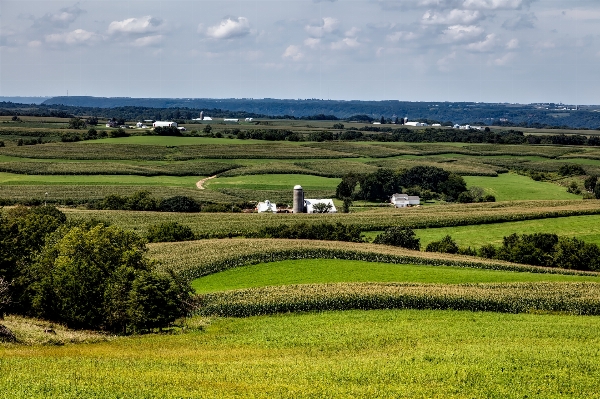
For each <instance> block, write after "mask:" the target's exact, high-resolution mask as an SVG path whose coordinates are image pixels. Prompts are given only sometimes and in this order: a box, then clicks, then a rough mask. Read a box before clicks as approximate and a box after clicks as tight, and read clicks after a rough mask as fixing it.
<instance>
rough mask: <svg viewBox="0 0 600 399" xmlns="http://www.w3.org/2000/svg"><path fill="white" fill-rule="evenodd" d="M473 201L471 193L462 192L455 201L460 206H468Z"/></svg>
mask: <svg viewBox="0 0 600 399" xmlns="http://www.w3.org/2000/svg"><path fill="white" fill-rule="evenodd" d="M474 200H475V199H474V198H473V196H472V195H471V193H470V192H469V191H463V192H462V193H460V194H459V195H458V198H457V201H458V202H460V203H461V204H469V203H471V202H473V201H474Z"/></svg>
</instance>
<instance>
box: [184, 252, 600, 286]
mask: <svg viewBox="0 0 600 399" xmlns="http://www.w3.org/2000/svg"><path fill="white" fill-rule="evenodd" d="M533 281H598V278H597V277H583V276H567V275H559V274H539V273H525V272H508V271H500V270H483V269H470V268H458V267H450V266H423V265H397V264H389V263H372V262H364V261H354V260H340V259H305V260H286V261H281V262H270V263H260V264H258V265H252V266H244V267H238V268H234V269H229V270H226V271H223V272H220V273H215V274H210V275H208V276H205V277H202V278H199V279H196V280H194V281H192V287H193V288H194V289H195V290H196V292H201V293H204V292H214V291H225V290H235V289H242V288H254V287H266V286H272V285H288V284H320V283H342V282H409V283H443V284H461V283H509V282H533Z"/></svg>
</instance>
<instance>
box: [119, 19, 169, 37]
mask: <svg viewBox="0 0 600 399" xmlns="http://www.w3.org/2000/svg"><path fill="white" fill-rule="evenodd" d="M161 24H162V21H161V20H160V19H158V18H153V17H152V16H150V15H146V16H145V17H141V18H128V19H124V20H123V21H113V22H111V23H110V25H108V33H109V34H111V35H113V34H117V33H123V34H147V33H153V32H156V31H158V30H159V29H160V26H161Z"/></svg>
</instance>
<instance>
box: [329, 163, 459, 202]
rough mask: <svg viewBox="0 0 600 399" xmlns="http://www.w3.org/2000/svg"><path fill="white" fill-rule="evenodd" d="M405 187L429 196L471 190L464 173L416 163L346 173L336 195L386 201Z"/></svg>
mask: <svg viewBox="0 0 600 399" xmlns="http://www.w3.org/2000/svg"><path fill="white" fill-rule="evenodd" d="M402 190H404V192H406V193H407V194H410V195H419V196H421V198H423V199H425V200H427V199H431V198H435V197H440V198H443V199H445V200H447V201H455V200H456V199H457V198H458V197H459V195H460V194H461V193H463V192H465V191H467V184H466V182H465V180H464V179H463V178H462V177H461V176H459V175H457V174H454V173H450V172H448V171H445V170H444V169H441V168H437V167H435V166H415V167H412V168H410V169H406V170H402V171H400V172H396V171H393V170H391V169H387V168H381V169H378V170H377V171H375V172H373V173H369V174H364V175H357V174H347V175H345V176H344V177H342V181H341V182H340V184H339V185H338V186H337V188H336V197H337V198H339V199H342V200H344V199H353V200H357V199H361V200H367V201H382V202H385V201H388V200H389V199H390V197H391V196H392V195H393V194H395V193H400V192H401V191H402Z"/></svg>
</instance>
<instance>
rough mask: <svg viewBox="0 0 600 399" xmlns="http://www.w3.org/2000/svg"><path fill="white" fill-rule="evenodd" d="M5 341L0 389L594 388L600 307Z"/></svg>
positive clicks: (365, 393)
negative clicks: (46, 342)
mask: <svg viewBox="0 0 600 399" xmlns="http://www.w3.org/2000/svg"><path fill="white" fill-rule="evenodd" d="M189 323H190V324H191V325H194V324H195V325H201V326H204V327H203V328H202V329H201V330H197V329H196V330H194V329H191V330H189V331H188V332H186V333H180V334H159V335H147V336H134V337H124V338H118V339H115V340H112V341H110V342H100V343H91V344H85V345H73V344H67V345H65V346H13V345H7V344H3V345H1V346H0V398H9V397H10V398H11V399H12V398H17V399H18V398H48V397H78V398H91V397H94V398H114V397H130V398H142V397H143V398H179V397H204V398H220V397H234V396H239V397H256V398H272V397H281V398H316V397H331V398H335V397H340V398H343V397H372V398H376V397H380V398H388V397H405V398H422V397H455V398H471V397H503V398H522V397H524V396H529V395H531V394H532V393H536V394H537V395H538V396H540V397H546V398H548V397H595V396H596V395H597V375H598V373H600V350H599V348H600V338H598V334H597V331H598V327H599V325H600V319H599V318H598V317H595V316H592V317H581V316H565V315H548V314H518V315H513V314H496V313H489V312H465V311H431V310H420V311H417V310H374V311H346V312H319V313H304V314H287V315H279V316H260V317H250V318H242V319H236V318H220V319H198V318H195V319H192V320H190V321H189Z"/></svg>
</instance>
